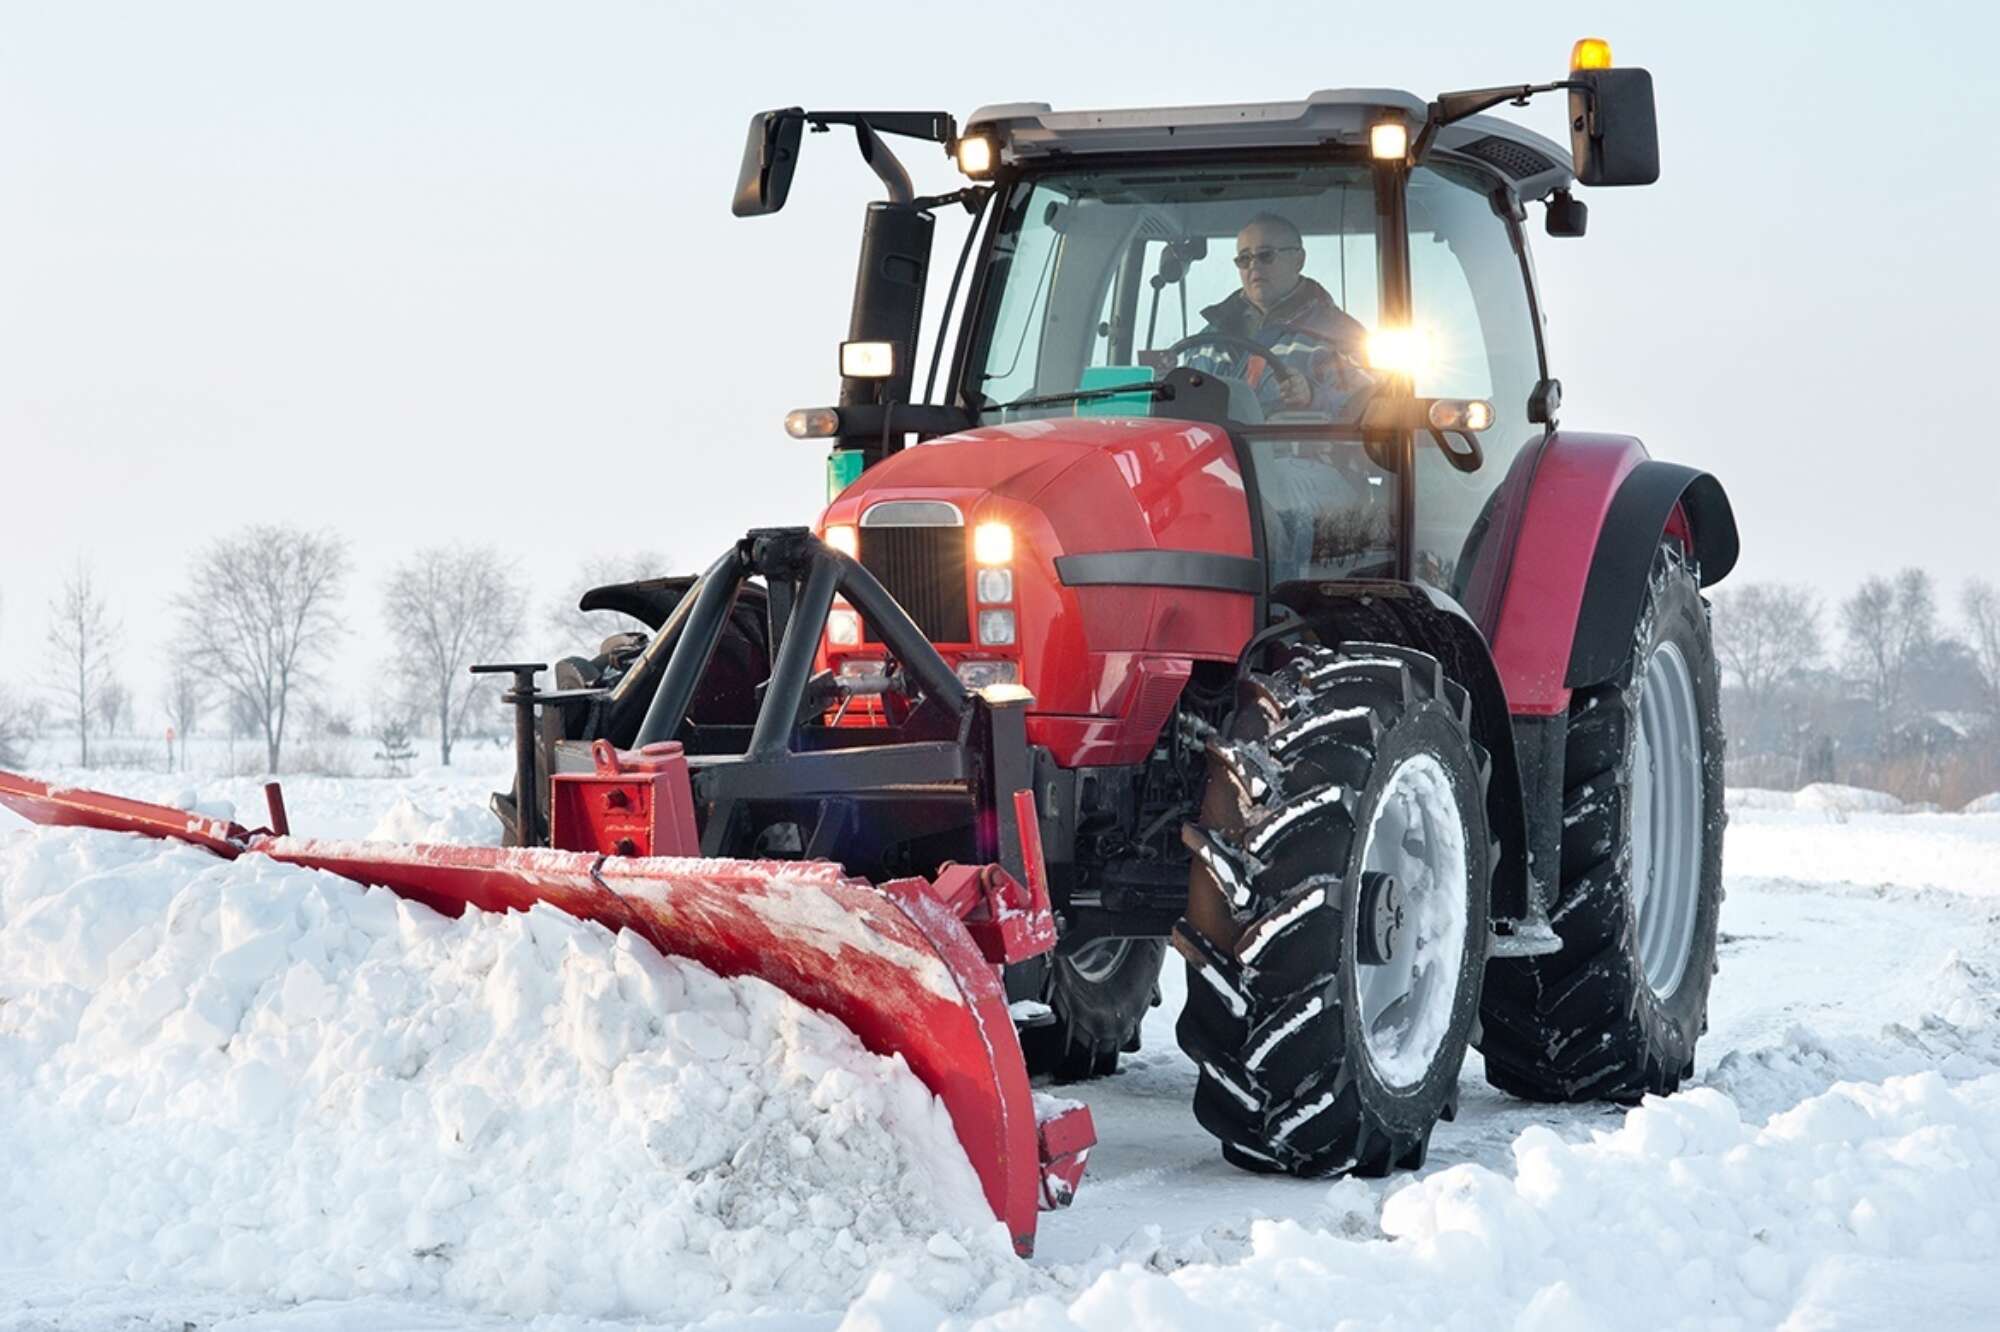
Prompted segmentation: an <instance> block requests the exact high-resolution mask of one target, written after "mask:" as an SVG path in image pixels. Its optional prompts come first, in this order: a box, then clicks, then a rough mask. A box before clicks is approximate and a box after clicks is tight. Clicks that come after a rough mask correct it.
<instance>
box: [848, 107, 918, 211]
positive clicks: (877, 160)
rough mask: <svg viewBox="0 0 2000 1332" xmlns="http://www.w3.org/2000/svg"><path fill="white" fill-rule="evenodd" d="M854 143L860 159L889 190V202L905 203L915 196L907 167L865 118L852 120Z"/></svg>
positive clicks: (915, 191) (914, 189)
mask: <svg viewBox="0 0 2000 1332" xmlns="http://www.w3.org/2000/svg"><path fill="white" fill-rule="evenodd" d="M854 141H855V145H856V146H857V147H858V148H860V149H861V160H862V161H864V162H866V163H867V164H868V167H869V169H870V170H871V171H873V172H874V173H875V175H876V177H877V178H878V179H879V180H881V182H882V187H883V188H884V189H886V190H888V191H889V202H890V203H893V204H907V203H909V202H910V201H911V200H913V199H915V198H916V197H917V190H916V186H914V185H912V184H911V183H910V172H909V168H907V167H905V166H904V165H903V163H902V161H901V159H899V158H898V157H897V156H896V154H894V153H893V152H890V151H889V145H888V144H886V143H884V142H882V136H881V135H879V134H877V133H876V132H875V131H874V130H873V129H872V128H870V127H869V124H868V122H867V121H865V120H856V121H855V122H854Z"/></svg>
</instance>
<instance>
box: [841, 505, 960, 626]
mask: <svg viewBox="0 0 2000 1332" xmlns="http://www.w3.org/2000/svg"><path fill="white" fill-rule="evenodd" d="M861 567H862V568H864V569H866V570H868V572H869V573H872V574H874V575H875V579H876V581H877V582H879V583H881V584H882V586H883V587H884V588H886V589H887V590H888V593H889V595H890V596H892V597H894V598H895V599H896V602H897V604H898V605H900V606H901V607H902V608H903V609H904V611H906V612H907V613H908V614H909V617H910V618H911V619H912V620H914V621H916V624H917V628H919V629H921V630H923V633H924V637H925V638H928V639H929V640H930V641H931V642H933V643H969V642H971V641H972V622H971V619H970V616H969V614H968V612H967V609H966V605H965V529H964V528H963V527H864V528H862V529H861ZM867 635H868V641H869V642H871V643H872V642H876V641H877V639H876V636H875V633H874V631H873V630H872V629H870V630H868V631H867Z"/></svg>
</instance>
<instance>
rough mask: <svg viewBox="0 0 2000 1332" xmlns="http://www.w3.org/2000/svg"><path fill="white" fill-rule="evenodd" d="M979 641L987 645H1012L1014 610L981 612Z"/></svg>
mask: <svg viewBox="0 0 2000 1332" xmlns="http://www.w3.org/2000/svg"><path fill="white" fill-rule="evenodd" d="M979 641H980V642H981V643H984V644H985V645H986V646H987V647H1011V646H1012V645H1013V642H1014V612H1013V611H1010V610H983V611H981V612H979Z"/></svg>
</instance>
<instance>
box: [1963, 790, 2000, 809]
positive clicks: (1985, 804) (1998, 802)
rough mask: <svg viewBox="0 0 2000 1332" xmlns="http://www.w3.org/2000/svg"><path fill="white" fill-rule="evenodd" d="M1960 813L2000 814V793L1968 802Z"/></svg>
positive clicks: (1996, 792)
mask: <svg viewBox="0 0 2000 1332" xmlns="http://www.w3.org/2000/svg"><path fill="white" fill-rule="evenodd" d="M1959 812H1960V813H1962V814H2000V791H1995V792H1993V793H1991V794H1990V795H1983V796H1980V797H1979V798H1978V799H1977V800H1968V801H1967V802H1966V804H1965V808H1964V809H1962V810H1960V811H1959Z"/></svg>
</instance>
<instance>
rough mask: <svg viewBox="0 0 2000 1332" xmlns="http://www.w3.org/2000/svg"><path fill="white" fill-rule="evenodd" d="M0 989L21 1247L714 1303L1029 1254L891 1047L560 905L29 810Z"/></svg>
mask: <svg viewBox="0 0 2000 1332" xmlns="http://www.w3.org/2000/svg"><path fill="white" fill-rule="evenodd" d="M0 977H4V978H5V979H4V989H0V999H4V1006H0V1141H4V1142H5V1143H6V1144H7V1146H6V1148H5V1153H6V1156H5V1162H6V1164H5V1168H4V1170H0V1268H9V1269H24V1270H30V1271H33V1272H36V1273H39V1274H41V1275H42V1276H43V1277H44V1278H46V1277H49V1276H51V1275H53V1276H59V1277H62V1278H65V1279H69V1280H73V1281H76V1282H79V1283H88V1282H94V1281H95V1282H101V1281H112V1280H116V1281H122V1282H129V1283H134V1284H137V1285H142V1286H146V1287H155V1286H158V1287H165V1288H169V1289H173V1288H188V1289H197V1290H211V1291H222V1292H230V1293H234V1294H246V1293H255V1294H256V1295H257V1296H258V1298H259V1299H260V1300H268V1301H275V1302H279V1303H292V1302H301V1301H314V1300H352V1299H357V1298H362V1297H368V1296H378V1297H379V1296H388V1297H395V1298H397V1299H405V1300H412V1301H416V1302H420V1303H435V1304H439V1305H443V1306H446V1307H454V1308H462V1309H465V1310H470V1311H484V1312H489V1313H501V1312H504V1313H507V1314H511V1315H526V1314H533V1313H550V1314H556V1313H567V1314H586V1315H593V1316H600V1317H602V1316H627V1315H646V1316H649V1317H654V1318H670V1319H691V1318H695V1317H700V1316H704V1315H707V1314H710V1313H714V1312H716V1311H732V1312H745V1313H747V1312H750V1311H753V1310H758V1309H762V1308H766V1307H778V1308H785V1309H795V1310H796V1309H812V1308H834V1307H837V1306H838V1305H839V1304H841V1303H843V1302H845V1300H846V1299H847V1298H848V1297H850V1296H851V1295H852V1293H853V1292H854V1290H855V1289H857V1288H859V1286H860V1285H861V1284H862V1283H863V1281H864V1280H865V1278H866V1277H867V1276H868V1274H869V1273H871V1272H873V1271H876V1270H883V1269H885V1268H886V1269H889V1270H896V1271H898V1272H900V1273H901V1274H902V1275H903V1276H904V1278H905V1279H906V1280H909V1281H911V1282H912V1283H913V1284H914V1285H916V1286H917V1287H919V1288H921V1289H923V1290H924V1291H925V1292H926V1295H927V1297H929V1298H932V1299H940V1300H942V1301H944V1302H945V1303H947V1304H956V1303H962V1302H963V1301H965V1300H966V1299H967V1298H969V1297H970V1296H971V1295H972V1294H974V1293H976V1292H977V1291H979V1290H981V1289H983V1288H984V1287H985V1286H986V1285H987V1284H990V1282H991V1281H992V1280H993V1279H994V1277H995V1275H996V1274H997V1273H999V1272H1000V1271H1002V1270H1003V1269H1004V1268H1005V1267H1007V1266H1011V1265H1012V1264H1013V1262H1014V1260H1013V1257H1012V1251H1011V1246H1010V1245H1009V1244H1008V1241H1007V1238H1006V1236H1005V1233H1004V1228H1002V1227H1000V1226H998V1225H997V1224H996V1223H994V1222H993V1220H992V1218H991V1216H990V1215H989V1213H988V1212H987V1210H986V1206H985V1203H984V1200H983V1197H982V1195H981V1192H980V1189H979V1185H978V1182H977V1180H976V1179H975V1178H974V1176H973V1175H972V1172H971V1168H970V1166H969V1165H967V1163H966V1161H965V1157H964V1154H963V1152H962V1151H961V1150H960V1149H959V1148H958V1146H957V1142H956V1139H955V1138H954V1137H953V1136H952V1132H951V1127H950V1122H949V1120H948V1118H947V1117H946V1116H945V1114H944V1112H943V1110H942V1108H941V1106H940V1105H939V1104H938V1103H937V1102H936V1101H935V1100H934V1098H932V1097H931V1096H930V1094H929V1093H928V1092H927V1091H926V1090H925V1089H924V1088H923V1087H922V1086H921V1084H919V1083H918V1082H917V1081H916V1080H915V1078H914V1077H913V1076H912V1075H911V1074H910V1073H909V1072H908V1070H907V1069H906V1068H904V1067H903V1065H902V1064H901V1062H900V1061H897V1060H887V1059H883V1058H880V1057H878V1056H875V1055H872V1054H869V1053H868V1052H867V1051H865V1050H863V1049H862V1048H861V1047H860V1045H859V1044H858V1042H856V1041H855V1040H854V1039H853V1037H852V1036H851V1035H850V1034H849V1033H847V1032H846V1031H845V1030H844V1029H842V1028H840V1027H839V1026H837V1025H836V1024H835V1023H833V1022H832V1021H830V1020H828V1019H826V1018H824V1017H822V1016H820V1015H818V1014H816V1013H814V1012H812V1011H810V1010H808V1009H805V1008H803V1007H802V1006H800V1005H799V1004H797V1003H795V1002H793V1001H792V1000H790V999H788V998H786V997H785V996H784V995H782V994H780V993H779V992H778V991H776V990H775V989H772V988H771V987H769V986H767V985H764V984H763V983H761V982H758V981H754V980H740V981H734V982H725V981H723V980H721V979H719V978H717V977H716V976H714V975H713V974H712V973H709V972H707V971H706V970H704V969H703V968H701V967H699V966H696V965H693V964H691V963H688V962H684V961H679V960H675V959H668V958H662V957H660V956H659V955H658V954H657V953H655V952H654V951H653V950H652V949H651V948H650V946H649V945H647V944H645V943H644V942H643V941H641V940H639V939H638V938H637V937H636V936H632V935H629V934H628V935H619V936H615V937H614V936H613V935H611V934H610V933H608V932H607V931H605V930H603V929H601V928H599V927H597V926H593V925H588V924H584V923H582V922H579V921H576V920H574V919H572V918H570V917H567V916H565V915H562V914H561V913H559V912H556V911H554V910H551V909H547V908H538V909H537V910H535V911H533V912H529V913H526V914H513V915H507V916H483V915H480V914H478V913H473V914H471V915H469V916H468V917H467V918H466V919H465V920H462V921H454V920H448V919H446V918H444V917H440V916H438V915H436V914H435V913H433V912H430V911H429V910H427V909H425V908H423V907H420V906H416V905H413V904H410V903H407V902H404V901H402V900H400V899H398V898H396V897H395V896H393V895H391V894H389V893H386V892H383V891H381V890H363V889H361V888H359V887H357V886H356V885H353V884H351V883H348V882H346V881H344V880H341V879H338V878H336V877H333V876H330V875H325V874H319V873H316V872H312V871H306V870H300V869H296V868H291V867H287V866H283V865H279V864H276V863H274V862H271V861H268V860H264V859H262V858H257V857H249V858H245V859H243V860H241V861H237V862H234V863H228V862H223V861H220V860H217V859H214V858H213V857H210V856H208V855H207V854H205V853H203V852H200V851H197V850H194V849H191V848H183V847H174V846H162V845H161V844H158V843H153V842H148V841H145V840H142V839H138V838H131V837H123V836H114V835H110V834H103V833H95V832H86V831H80V830H68V829H51V830H41V831H37V832H35V833H32V834H22V835H17V836H11V837H9V838H8V840H7V841H6V843H5V845H4V847H3V848H0Z"/></svg>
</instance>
